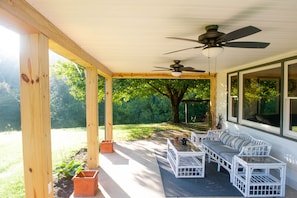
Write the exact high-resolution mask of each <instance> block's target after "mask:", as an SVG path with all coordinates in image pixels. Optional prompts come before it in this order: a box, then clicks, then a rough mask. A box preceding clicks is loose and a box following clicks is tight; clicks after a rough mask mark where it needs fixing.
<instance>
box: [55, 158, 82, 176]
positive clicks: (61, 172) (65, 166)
mask: <svg viewBox="0 0 297 198" xmlns="http://www.w3.org/2000/svg"><path fill="white" fill-rule="evenodd" d="M83 169H84V164H83V163H82V162H80V161H75V160H71V161H69V162H66V163H65V162H63V163H61V164H60V165H59V166H57V167H56V168H55V173H56V175H57V177H58V179H60V178H62V177H65V178H67V179H71V178H72V177H73V176H74V175H76V174H77V173H79V172H81V171H82V170H83Z"/></svg>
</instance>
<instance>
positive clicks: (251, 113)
mask: <svg viewBox="0 0 297 198" xmlns="http://www.w3.org/2000/svg"><path fill="white" fill-rule="evenodd" d="M228 91H229V92H228V117H227V118H228V121H232V122H236V123H238V124H242V125H245V126H249V127H253V128H257V129H260V130H263V131H267V132H269V133H274V134H277V135H280V136H283V137H287V138H291V139H297V59H292V58H291V60H288V59H287V60H283V61H282V60H280V61H279V62H278V63H275V64H271V65H266V66H261V67H254V68H250V69H246V70H240V71H237V72H232V73H229V74H228Z"/></svg>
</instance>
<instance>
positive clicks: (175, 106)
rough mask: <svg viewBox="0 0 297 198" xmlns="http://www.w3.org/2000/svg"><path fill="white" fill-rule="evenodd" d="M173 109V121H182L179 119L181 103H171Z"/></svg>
mask: <svg viewBox="0 0 297 198" xmlns="http://www.w3.org/2000/svg"><path fill="white" fill-rule="evenodd" d="M171 105H172V106H171V110H172V121H173V123H180V120H179V103H178V104H173V103H171Z"/></svg>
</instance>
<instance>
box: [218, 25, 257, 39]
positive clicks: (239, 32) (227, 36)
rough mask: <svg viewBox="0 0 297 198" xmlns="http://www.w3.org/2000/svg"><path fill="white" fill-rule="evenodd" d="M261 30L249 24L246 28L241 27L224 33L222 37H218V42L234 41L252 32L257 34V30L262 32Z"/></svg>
mask: <svg viewBox="0 0 297 198" xmlns="http://www.w3.org/2000/svg"><path fill="white" fill-rule="evenodd" d="M260 31H261V30H260V29H258V28H256V27H254V26H247V27H244V28H240V29H238V30H235V31H233V32H230V33H228V34H225V35H223V36H222V37H220V38H218V39H217V42H227V41H232V40H235V39H239V38H242V37H246V36H249V35H252V34H255V33H257V32H260Z"/></svg>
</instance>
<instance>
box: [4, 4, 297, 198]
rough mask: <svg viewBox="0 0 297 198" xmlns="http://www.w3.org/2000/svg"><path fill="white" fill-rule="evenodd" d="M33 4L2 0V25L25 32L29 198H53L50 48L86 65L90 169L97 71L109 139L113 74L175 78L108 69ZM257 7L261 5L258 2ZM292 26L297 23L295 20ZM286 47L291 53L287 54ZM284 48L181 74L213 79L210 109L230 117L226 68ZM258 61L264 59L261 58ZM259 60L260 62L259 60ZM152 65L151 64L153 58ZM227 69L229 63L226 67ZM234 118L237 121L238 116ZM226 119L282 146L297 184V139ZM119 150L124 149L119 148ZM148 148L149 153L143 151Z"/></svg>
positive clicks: (275, 55)
mask: <svg viewBox="0 0 297 198" xmlns="http://www.w3.org/2000/svg"><path fill="white" fill-rule="evenodd" d="M28 2H29V3H28ZM30 3H31V4H30ZM35 3H36V2H35V1H14V0H12V1H1V2H0V16H1V21H0V24H1V25H3V26H6V27H8V28H9V29H12V30H14V31H16V32H18V33H19V34H20V35H21V47H20V70H21V120H22V133H23V150H24V154H23V155H24V173H25V191H26V197H53V180H52V163H51V139H50V109H49V104H50V102H49V62H48V50H49V49H51V50H53V51H55V52H56V53H58V54H61V55H62V56H64V57H66V58H68V59H69V60H71V61H74V62H76V63H77V64H79V65H81V66H83V67H85V70H86V77H87V79H86V87H87V91H86V105H87V108H86V109H87V111H86V115H87V126H86V127H87V133H88V135H87V138H88V144H87V149H88V159H87V163H88V167H89V168H98V167H99V166H100V163H101V161H100V159H99V158H100V157H99V156H100V155H99V150H98V146H99V142H98V117H99V116H98V111H97V109H98V103H97V91H98V90H97V89H98V88H97V80H98V75H101V76H103V77H104V78H105V84H106V87H105V96H106V107H105V108H106V111H105V112H106V113H105V126H106V131H105V133H106V138H107V139H112V125H113V122H112V79H113V78H163V79H172V78H173V77H172V75H171V74H170V73H153V72H150V71H146V72H143V71H139V72H131V71H130V70H128V71H127V70H117V69H116V68H109V67H108V66H106V65H104V64H103V63H101V62H100V61H99V60H100V57H99V55H97V52H92V50H89V51H87V49H88V48H87V46H84V45H83V44H77V43H78V42H76V41H74V40H72V39H71V38H70V36H69V35H68V34H66V33H65V32H66V30H63V31H62V30H61V28H62V26H63V25H61V24H60V26H61V27H60V28H58V27H57V26H56V24H54V23H53V22H51V21H50V20H49V19H48V18H46V17H45V16H44V15H46V11H44V10H43V9H42V8H41V7H40V10H38V6H36V7H37V9H36V8H34V6H35V5H36V4H35ZM52 3H53V2H52ZM290 3H292V2H290ZM257 5H258V4H257ZM210 6H211V5H210ZM247 6H248V5H247ZM253 6H255V7H257V6H256V5H253ZM258 6H260V5H258ZM262 6H263V5H262ZM260 7H261V6H260ZM65 9H66V8H65ZM43 12H44V13H43ZM41 13H43V14H44V15H42V14H41ZM47 17H48V16H47ZM81 17H82V16H81ZM291 19H292V18H291ZM226 20H227V19H226ZM292 26H294V24H293V25H292ZM166 36H171V35H166ZM172 47H173V46H172ZM294 49H296V48H294ZM288 50H289V52H287V51H288ZM285 52H286V54H284V55H283V54H282V55H280V54H279V53H280V52H279V51H272V52H271V54H270V56H271V57H272V58H271V57H270V56H269V57H268V55H267V54H265V55H263V57H256V58H257V59H253V60H245V61H246V62H235V63H234V64H235V65H234V64H233V65H232V67H230V68H223V69H221V70H212V71H210V70H209V73H203V74H196V73H194V74H187V73H183V75H182V76H180V77H179V78H180V79H210V82H211V88H210V90H211V91H210V92H211V97H210V106H211V112H213V115H217V114H218V113H223V115H225V116H224V117H225V118H227V107H228V104H227V101H226V100H227V99H226V97H227V86H228V82H227V81H228V79H227V74H228V72H230V71H233V70H235V69H236V70H235V72H234V73H236V72H237V71H241V70H244V68H246V67H254V66H255V65H261V64H267V63H270V62H272V63H273V62H275V61H277V60H280V59H283V58H288V59H291V58H292V57H295V56H296V51H292V49H285V51H282V52H281V53H285ZM264 58H266V59H264ZM242 59H244V57H242ZM258 59H264V60H261V61H259V60H258ZM256 60H257V61H258V62H255V61H256ZM247 61H249V62H247ZM226 62H228V60H225V64H226ZM283 63H284V61H281V64H283ZM151 64H153V63H152V62H151ZM208 64H209V63H208ZM236 66H238V67H236ZM225 67H227V66H226V65H225ZM238 73H239V72H238ZM234 119H236V117H235V118H234ZM213 120H216V118H215V117H214V118H213ZM225 121H226V122H225V125H224V127H226V128H229V129H232V130H235V131H241V130H242V131H246V132H248V133H251V134H254V135H255V136H261V137H262V138H265V139H267V140H269V141H270V142H272V143H273V148H280V149H274V150H273V154H274V155H275V156H277V157H279V158H280V159H281V160H284V161H285V162H286V163H288V167H289V169H288V173H289V174H288V175H289V176H288V179H287V181H288V184H289V185H290V186H291V187H293V186H296V184H297V180H296V177H295V176H297V163H296V158H297V156H296V154H294V153H293V148H295V147H296V145H297V144H296V140H295V139H290V138H287V139H286V138H280V137H278V136H275V135H274V134H259V133H258V131H259V130H257V129H255V128H253V127H247V126H246V125H242V124H241V123H239V122H236V121H233V120H232V119H229V120H228V121H227V120H225ZM215 124H216V123H215V122H213V123H212V126H213V127H215ZM264 127H265V126H264ZM284 145H288V148H285V147H286V146H284ZM152 146H155V145H152ZM118 151H119V152H120V150H118ZM144 152H150V151H149V150H145V151H144ZM32 159H33V160H32ZM131 160H132V158H131ZM133 160H137V159H133ZM138 160H141V159H138ZM110 167H112V166H110ZM156 177H158V176H156ZM111 181H112V180H111ZM287 192H290V191H287ZM121 193H123V192H121ZM289 195H290V193H289Z"/></svg>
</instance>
